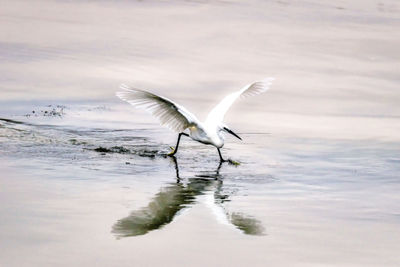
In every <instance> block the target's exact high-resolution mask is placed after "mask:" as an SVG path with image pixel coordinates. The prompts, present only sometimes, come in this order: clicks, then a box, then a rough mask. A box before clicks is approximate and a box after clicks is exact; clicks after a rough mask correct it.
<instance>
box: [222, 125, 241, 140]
mask: <svg viewBox="0 0 400 267" xmlns="http://www.w3.org/2000/svg"><path fill="white" fill-rule="evenodd" d="M224 130H225V131H227V132H228V133H230V134H231V135H233V136H234V137H236V138H239V139H240V140H242V138H240V136H239V135H237V134H235V133H234V132H233V131H231V130H230V129H228V128H226V127H224Z"/></svg>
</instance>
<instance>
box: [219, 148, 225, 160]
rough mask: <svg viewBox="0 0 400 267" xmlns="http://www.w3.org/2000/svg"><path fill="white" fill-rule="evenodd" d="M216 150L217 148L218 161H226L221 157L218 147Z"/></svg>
mask: <svg viewBox="0 0 400 267" xmlns="http://www.w3.org/2000/svg"><path fill="white" fill-rule="evenodd" d="M217 150H218V154H219V160H220V162H225V161H227V160H225V159H223V158H222V155H221V151H220V150H219V148H217Z"/></svg>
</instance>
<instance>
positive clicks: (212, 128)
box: [116, 78, 273, 162]
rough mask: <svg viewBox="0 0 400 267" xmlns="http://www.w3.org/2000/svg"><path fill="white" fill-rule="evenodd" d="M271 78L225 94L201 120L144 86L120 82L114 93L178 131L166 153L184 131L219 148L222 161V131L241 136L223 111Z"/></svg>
mask: <svg viewBox="0 0 400 267" xmlns="http://www.w3.org/2000/svg"><path fill="white" fill-rule="evenodd" d="M272 80H273V78H266V79H263V80H261V81H257V82H254V83H252V84H248V85H246V86H245V87H243V88H242V89H241V90H239V91H237V92H234V93H231V94H229V95H227V96H226V97H225V98H224V99H222V101H221V102H220V103H219V104H218V105H217V106H215V107H214V108H213V109H212V110H211V112H210V113H209V114H208V116H207V119H206V120H205V121H204V122H200V121H199V120H198V119H197V118H196V116H195V115H193V114H192V113H190V112H189V111H188V110H187V109H186V108H184V107H182V106H181V105H178V104H177V103H175V102H173V101H171V100H169V99H168V98H165V97H162V96H158V95H155V94H153V93H150V92H148V91H145V90H140V89H136V88H131V87H129V86H127V85H124V84H122V85H121V86H120V89H122V91H119V92H117V93H116V95H117V96H118V97H119V98H121V99H122V100H124V101H126V102H128V103H130V104H131V105H133V106H135V107H136V108H140V109H144V110H146V111H148V112H150V113H151V114H152V115H153V116H155V117H156V118H158V119H159V121H160V124H161V125H164V126H167V127H168V128H169V129H171V130H173V131H175V132H177V133H179V135H178V141H177V143H176V147H175V149H173V148H172V151H171V152H170V153H169V154H168V155H169V156H173V155H175V153H176V152H178V147H179V141H180V139H181V136H182V135H185V136H189V137H190V138H192V139H193V140H196V141H198V142H200V143H203V144H206V145H213V146H215V147H216V148H217V150H218V155H219V158H220V160H221V161H222V162H223V161H226V160H224V159H223V158H222V155H221V151H220V148H221V147H222V146H223V145H224V136H223V135H222V132H223V131H225V132H227V133H230V134H232V135H233V136H235V137H237V138H239V139H240V140H242V139H241V138H240V137H239V136H238V135H237V134H235V133H234V132H233V131H232V130H231V129H229V128H228V126H227V125H226V124H224V123H223V119H224V116H225V113H226V112H227V111H228V109H229V107H230V106H231V105H232V104H233V102H235V100H236V99H238V98H239V97H247V96H253V95H257V94H260V93H263V92H265V91H267V90H268V88H269V86H270V85H271V82H272ZM186 129H189V134H187V133H185V132H184V130H186Z"/></svg>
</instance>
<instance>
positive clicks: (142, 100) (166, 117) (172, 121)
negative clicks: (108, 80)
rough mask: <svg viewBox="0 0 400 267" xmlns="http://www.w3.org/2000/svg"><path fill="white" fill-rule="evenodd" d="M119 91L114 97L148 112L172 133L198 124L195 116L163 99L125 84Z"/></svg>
mask: <svg viewBox="0 0 400 267" xmlns="http://www.w3.org/2000/svg"><path fill="white" fill-rule="evenodd" d="M120 89H121V90H123V91H119V92H117V93H116V96H118V97H119V98H121V99H122V100H124V101H126V102H128V103H129V104H131V105H133V106H135V107H136V108H140V109H144V110H146V111H148V112H150V113H151V114H152V115H153V116H155V117H156V118H158V119H159V121H160V124H161V125H165V126H167V127H168V128H169V129H171V130H173V131H176V132H182V131H184V130H185V129H186V128H187V127H189V126H191V125H197V124H198V119H197V118H196V116H194V115H193V114H192V113H190V112H189V111H188V110H186V109H185V108H184V107H182V106H180V105H178V104H176V103H174V102H173V101H171V100H169V99H167V98H165V97H162V96H157V95H155V94H152V93H150V92H147V91H144V90H140V89H136V88H130V87H128V86H127V85H125V84H122V85H121V86H120Z"/></svg>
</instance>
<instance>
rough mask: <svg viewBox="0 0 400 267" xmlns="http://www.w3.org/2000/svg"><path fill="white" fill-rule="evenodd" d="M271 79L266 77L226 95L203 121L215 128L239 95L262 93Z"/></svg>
mask: <svg viewBox="0 0 400 267" xmlns="http://www.w3.org/2000/svg"><path fill="white" fill-rule="evenodd" d="M273 80H274V78H266V79H264V80H261V81H257V82H254V83H252V84H248V85H246V86H245V87H243V88H242V89H240V90H239V91H237V92H234V93H231V94H229V95H227V96H226V97H225V98H224V99H222V101H221V102H220V103H219V104H218V105H217V106H215V107H214V108H213V109H212V110H211V111H210V113H209V114H208V116H207V119H206V121H205V125H206V126H207V127H210V128H215V127H217V126H219V125H221V124H222V121H223V119H224V116H225V114H226V112H227V111H228V109H229V108H230V106H232V104H233V103H234V102H235V100H236V99H238V98H239V97H241V98H245V97H248V96H253V95H258V94H261V93H264V92H265V91H267V90H268V89H269V86H270V85H271V83H272V81H273Z"/></svg>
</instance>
